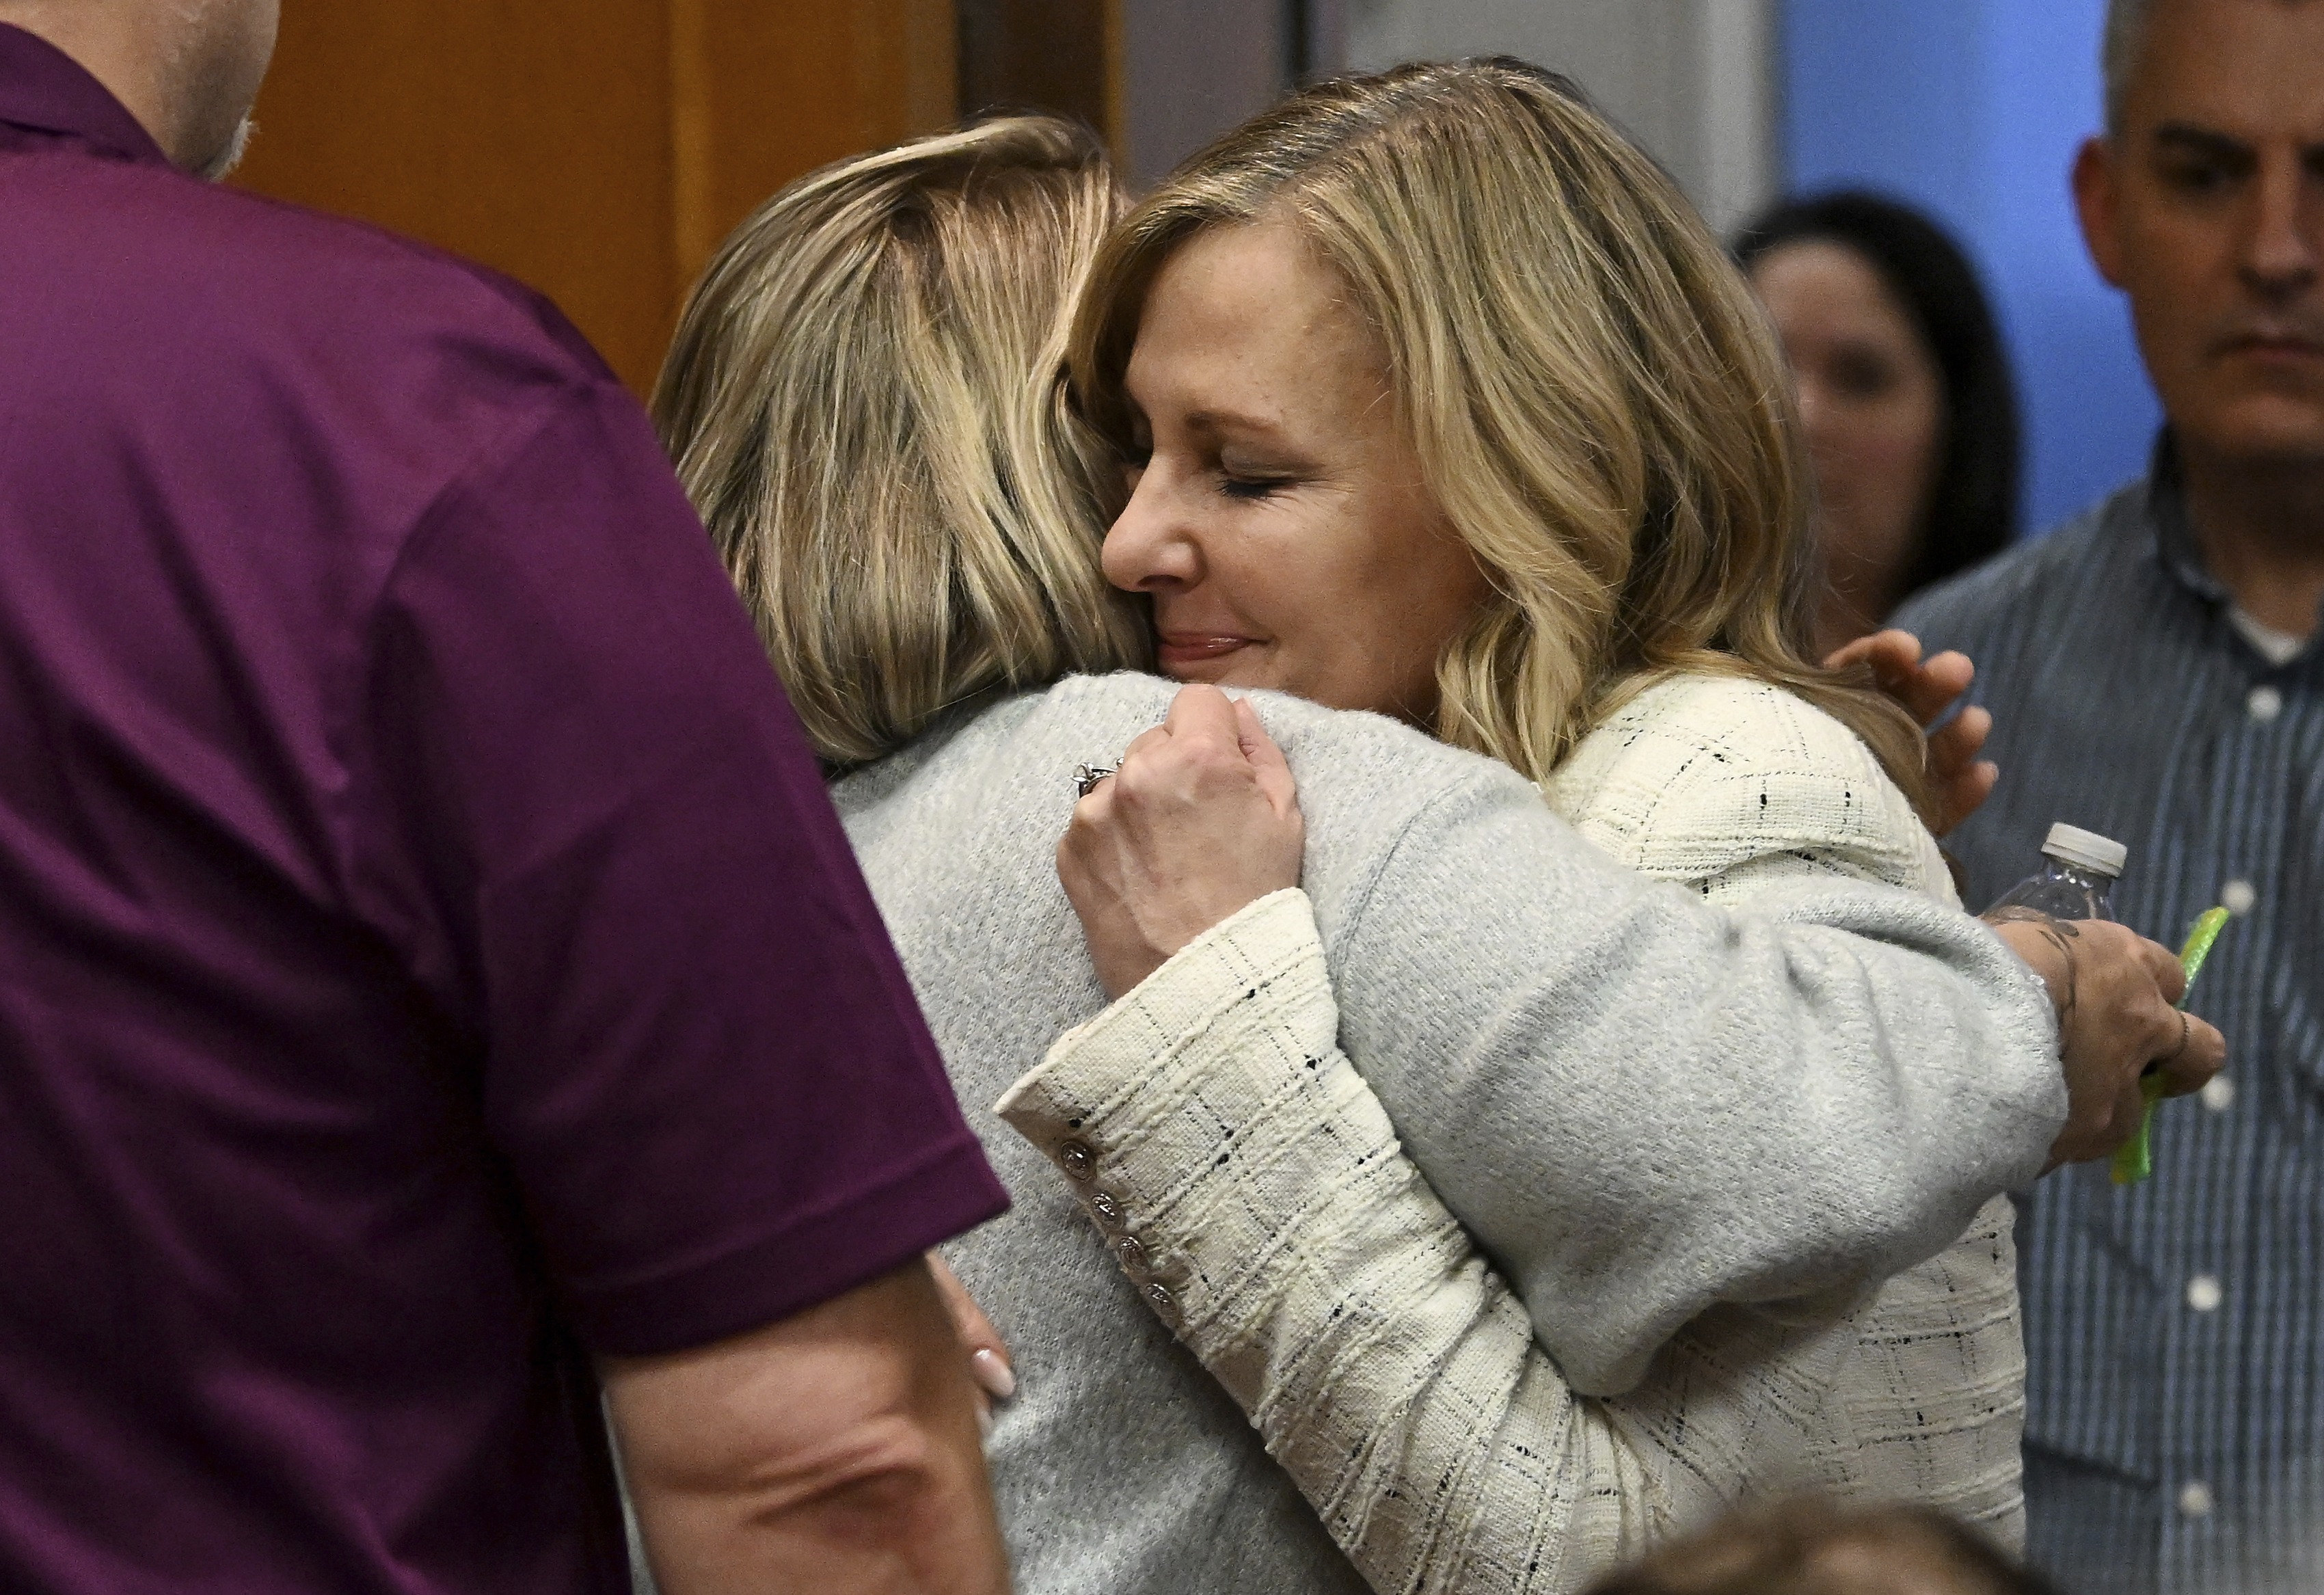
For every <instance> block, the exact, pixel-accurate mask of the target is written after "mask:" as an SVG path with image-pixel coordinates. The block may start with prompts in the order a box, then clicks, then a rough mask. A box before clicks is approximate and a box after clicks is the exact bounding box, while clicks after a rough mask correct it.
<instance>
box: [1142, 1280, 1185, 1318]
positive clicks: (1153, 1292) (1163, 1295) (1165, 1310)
mask: <svg viewBox="0 0 2324 1595" xmlns="http://www.w3.org/2000/svg"><path fill="white" fill-rule="evenodd" d="M1138 1294H1139V1295H1142V1296H1144V1297H1145V1298H1146V1305H1148V1306H1149V1307H1151V1308H1153V1309H1154V1310H1155V1312H1157V1313H1158V1314H1161V1315H1162V1320H1163V1322H1164V1323H1177V1322H1178V1298H1177V1297H1176V1296H1174V1295H1171V1294H1170V1293H1169V1292H1168V1291H1167V1290H1165V1289H1164V1288H1163V1287H1162V1286H1158V1285H1149V1286H1147V1287H1146V1288H1145V1289H1144V1290H1141V1291H1139V1293H1138Z"/></svg>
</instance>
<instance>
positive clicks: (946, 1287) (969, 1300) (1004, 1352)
mask: <svg viewBox="0 0 2324 1595" xmlns="http://www.w3.org/2000/svg"><path fill="white" fill-rule="evenodd" d="M927 1263H928V1273H929V1274H930V1275H931V1276H932V1277H934V1278H935V1279H936V1295H937V1296H938V1297H939V1298H940V1299H941V1300H942V1301H943V1303H944V1306H945V1316H946V1317H948V1318H950V1319H951V1320H952V1327H953V1332H954V1333H955V1334H957V1335H959V1336H960V1345H961V1350H963V1351H966V1352H967V1353H968V1377H969V1378H971V1379H973V1380H974V1381H975V1384H976V1418H977V1424H978V1426H979V1427H981V1428H983V1429H985V1430H988V1431H989V1430H990V1429H991V1426H992V1404H993V1403H994V1402H996V1401H1006V1400H1008V1399H1009V1398H1010V1397H1011V1396H1014V1395H1015V1394H1017V1372H1016V1369H1014V1368H1012V1367H1011V1366H1010V1360H1009V1347H1008V1345H1007V1344H1006V1343H1005V1342H1004V1341H1002V1340H1001V1332H1000V1331H999V1330H997V1329H995V1328H993V1327H992V1320H991V1319H990V1318H987V1317H986V1316H985V1315H984V1309H983V1308H982V1307H980V1306H978V1305H976V1298H975V1297H974V1296H973V1295H969V1294H968V1286H965V1285H963V1284H962V1283H961V1282H960V1276H959V1275H957V1274H955V1273H954V1272H953V1271H952V1265H951V1264H950V1263H947V1262H945V1260H944V1258H942V1257H940V1256H938V1255H937V1254H936V1253H935V1252H929V1253H927Z"/></svg>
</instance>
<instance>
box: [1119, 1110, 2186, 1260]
mask: <svg viewBox="0 0 2324 1595" xmlns="http://www.w3.org/2000/svg"><path fill="white" fill-rule="evenodd" d="M2212 1078H2213V1079H2214V1080H2216V1079H2218V1075H2216V1074H2214V1075H2213V1076H2212ZM1089 1204H1090V1211H1091V1212H1093V1213H1095V1214H1097V1219H1098V1222H1100V1223H1102V1224H1103V1225H1104V1226H1105V1227H1106V1228H1107V1229H1109V1230H1119V1229H1120V1228H1121V1203H1119V1202H1116V1201H1115V1200H1114V1199H1113V1193H1112V1192H1111V1191H1092V1192H1091V1193H1090V1196H1089Z"/></svg>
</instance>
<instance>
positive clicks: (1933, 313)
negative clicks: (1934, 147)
mask: <svg viewBox="0 0 2324 1595" xmlns="http://www.w3.org/2000/svg"><path fill="white" fill-rule="evenodd" d="M1808 243H1830V244H1840V246H1842V247H1843V248H1846V249H1849V250H1851V251H1853V252H1854V253H1855V254H1857V255H1858V256H1859V257H1861V258H1862V259H1863V261H1864V262H1865V263H1866V264H1867V265H1869V266H1870V267H1871V268H1872V270H1873V271H1874V272H1876V273H1877V275H1878V277H1879V279H1880V281H1881V282H1882V283H1883V284H1885V285H1886V288H1887V290H1888V291H1889V293H1890V294H1891V295H1893V296H1894V297H1895V301H1896V304H1897V307H1898V308H1899V309H1902V310H1903V311H1904V317H1905V319H1906V320H1907V321H1909V322H1910V323H1911V324H1912V327H1913V330H1914V332H1916V333H1917V334H1919V336H1920V339H1921V342H1922V344H1923V346H1925V347H1926V348H1927V349H1928V351H1929V355H1930V356H1931V358H1932V359H1933V360H1934V361H1935V362H1936V366H1937V370H1938V371H1939V373H1941V375H1942V376H1943V378H1944V388H1945V405H1944V410H1945V435H1944V438H1943V442H1942V452H1941V456H1940V458H1939V463H1938V466H1937V470H1936V473H1935V479H1934V480H1933V482H1932V484H1931V485H1930V489H1929V497H1928V502H1927V503H1926V505H1925V506H1924V507H1923V510H1922V513H1921V520H1920V529H1919V530H1920V535H1921V542H1920V548H1919V549H1918V550H1917V552H1916V554H1915V555H1914V560H1913V563H1912V565H1911V567H1909V568H1908V570H1907V571H1906V572H1905V576H1904V583H1903V585H1902V588H1901V592H1911V591H1914V589H1917V588H1920V587H1924V586H1927V585H1929V584H1930V583H1932V582H1936V581H1941V580H1943V579H1944V578H1945V577H1946V576H1951V575H1953V574H1954V573H1955V572H1957V571H1960V570H1966V569H1967V568H1968V567H1970V566H1972V565H1975V564H1976V563H1978V561H1979V560H1981V559H1985V558H1989V557H1991V556H1992V555H1995V554H1997V553H1999V552H2001V550H2002V549H2006V548H2007V547H2008V546H2009V543H2010V540H2011V539H2013V538H2014V537H2015V536H2016V533H2017V487H2018V470H2019V454H2020V440H2019V433H2018V420H2017V393H2016V385H2015V383H2013V382H2012V381H2011V379H2010V374H2009V357H2008V355H2007V353H2006V351H2005V350H2004V348H2003V346H2002V342H2001V334H2000V331H1999V330H1998V328H1997V327H1996V326H1995V325H1994V319H1993V309H1992V307H1991V305H1990V304H1988V303H1987V300H1986V297H1985V290H1984V289H1983V288H1982V287H1981V286H1979V284H1978V277H1977V268H1976V267H1975V266H1973V265H1971V264H1970V263H1969V257H1968V256H1967V255H1966V254H1962V253H1961V249H1960V245H1959V244H1956V243H1954V242H1953V240H1952V239H1951V238H1950V237H1949V236H1948V235H1946V233H1945V231H1944V229H1943V228H1941V227H1940V226H1937V225H1936V224H1935V223H1934V222H1932V221H1931V220H1929V218H1928V217H1924V216H1923V215H1922V214H1921V213H1920V212H1918V211H1916V210H1914V209H1912V208H1910V207H1907V206H1904V205H1899V204H1897V203H1896V202H1895V200H1892V199H1884V198H1880V197H1879V196H1878V195H1877V194H1866V193H1858V192H1853V191H1847V192H1840V193H1832V194H1822V195H1817V196H1814V197H1812V198H1803V199H1794V200H1789V201H1786V202H1785V203H1784V204H1781V205H1778V206H1776V207H1775V208H1774V209H1772V210H1770V211H1768V212H1767V213H1766V215H1764V216H1761V217H1758V218H1757V220H1755V221H1753V222H1751V223H1750V224H1749V225H1748V226H1746V227H1745V228H1744V229H1743V230H1742V232H1741V233H1739V234H1738V235H1737V236H1736V241H1735V254H1736V258H1737V259H1738V260H1739V261H1740V262H1742V263H1743V264H1744V266H1745V267H1747V268H1748V267H1749V266H1751V265H1752V264H1753V263H1756V262H1757V261H1758V260H1760V259H1762V258H1763V257H1765V256H1766V254H1768V253H1769V252H1770V251H1773V250H1775V249H1778V248H1781V247H1782V246H1783V245H1784V244H1808ZM1900 595H1901V594H1900Z"/></svg>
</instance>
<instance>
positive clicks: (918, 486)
mask: <svg viewBox="0 0 2324 1595" xmlns="http://www.w3.org/2000/svg"><path fill="white" fill-rule="evenodd" d="M1119 213H1120V196H1119V191H1118V189H1116V187H1115V185H1114V181H1113V175H1112V171H1111V167H1110V166H1109V164H1108V163H1107V161H1106V156H1105V152H1104V150H1103V148H1102V146H1101V145H1100V144H1099V143H1097V142H1096V140H1095V139H1094V138H1093V136H1092V135H1091V134H1088V133H1087V132H1085V131H1084V130H1083V129H1081V128H1079V127H1076V126H1074V125H1073V124H1069V123H1065V122H1061V121H1057V120H1055V119H1053V118H1050V117H1045V116H1012V117H1007V118H1003V119H1000V120H996V121H991V122H986V123H982V124H978V125H976V126H973V127H969V128H966V129H964V130H962V131H959V132H955V133H949V134H940V135H938V136H936V137H932V138H924V139H918V140H916V141H914V142H912V143H906V144H902V145H899V146H898V147H896V148H894V149H891V150H886V151H882V152H879V153H876V154H871V155H865V156H862V157H859V158H856V159H854V160H851V161H841V162H839V163H838V164H836V165H834V166H829V167H826V168H825V169H824V170H822V171H817V172H814V173H812V174H810V175H809V176H807V177H805V178H802V179H800V180H798V182H796V183H793V184H792V185H790V186H789V187H788V188H787V189H783V190H782V191H781V192H779V193H778V194H777V195H775V196H774V198H771V199H770V200H768V201H767V202H766V203H765V204H764V205H763V206H761V207H760V208H759V210H758V211H757V213H756V214H754V215H753V216H752V217H750V219H749V220H747V221H745V222H744V223H743V224H742V226H741V227H739V228H738V229H736V231H735V232H734V234H733V236H731V237H730V238H728V239H727V240H726V242H725V244H724V245H722V246H721V248H720V249H719V252H718V254H717V256H716V257H715V259H714V260H713V261H712V262H711V263H710V266H709V268H708V270H707V271H706V272H705V274H704V276H703V279H702V281H701V282H700V284H699V285H698V286H697V287H696V289H695V290H694V293H693V295H692V297H691V298H690V299H689V300H687V306H686V309H685V312H684V314H683V316H682V318H680V320H679V323H678V336H677V337H676V339H675V341H674V342H673V343H672V345H671V347H670V352H669V359H668V361H667V362H666V363H665V364H664V365H663V368H662V373H661V380H660V382H659V384H658V385H657V386H656V388H655V391H654V398H653V412H654V419H655V424H656V426H657V427H658V428H659V430H660V433H661V438H662V444H663V447H666V448H667V449H669V455H670V458H671V459H672V460H673V461H675V462H676V463H677V466H678V476H679V478H680V480H681V481H683V482H684V484H685V485H686V490H687V494H688V495H689V496H690V497H691V498H692V499H693V501H694V504H695V507H696V510H698V511H699V512H700V513H701V515H702V519H703V521H704V522H705V524H706V525H707V526H708V527H709V529H710V535H711V538H712V540H713V541H714V542H715V544H716V545H717V548H718V550H719V553H720V555H721V557H722V558H724V560H725V562H726V567H727V569H728V571H729V573H730V574H731V575H732V576H733V578H734V585H735V586H736V588H737V589H738V590H739V591H740V592H741V594H742V601H743V603H744V604H745V605H746V606H747V607H748V608H749V610H750V611H751V613H752V618H753V619H754V620H755V621H756V622H757V624H758V628H759V633H760V636H761V639H762V640H763V641H765V643H766V646H767V651H768V653H769V654H770V656H771V657H772V658H773V659H774V663H775V668H776V669H777V670H778V671H779V673H780V674H781V676H782V678H783V683H784V685H785V687H787V688H788V690H789V693H790V696H791V701H792V703H793V704H794V705H796V706H797V708H798V715H799V718H800V720H801V722H802V723H803V724H805V725H806V727H807V736H808V738H809V740H810V741H811V742H813V743H814V745H815V748H816V752H817V753H818V754H819V755H821V757H822V758H823V759H824V760H825V761H826V762H827V763H831V764H836V765H844V764H849V763H854V762H858V761H863V760H867V759H873V758H877V757H879V756H880V755H881V754H884V753H888V752H891V751H894V750H895V749H897V748H899V747H900V746H902V745H903V744H904V743H905V742H908V741H910V740H911V739H912V738H913V737H914V736H916V735H918V733H920V732H921V731H923V730H925V729H926V728H927V726H928V725H929V724H930V723H931V722H933V721H934V720H936V717H937V716H939V715H943V714H944V713H945V711H947V710H949V709H951V708H953V707H954V706H955V705H962V704H965V703H969V702H973V701H974V700H976V699H978V698H979V697H980V696H982V695H984V694H986V693H989V692H993V691H998V690H1005V689H1009V688H1013V687H1029V686H1037V685H1039V684H1041V683H1044V682H1047V681H1049V680H1051V679H1053V678H1056V677H1057V676H1059V675H1062V674H1065V672H1067V671H1070V670H1108V669H1117V668H1125V667H1134V666H1138V665H1140V664H1142V663H1144V662H1145V660H1146V659H1147V657H1148V647H1149V644H1148V640H1147V630H1146V622H1145V619H1144V613H1143V610H1142V609H1141V608H1140V607H1139V605H1137V604H1135V603H1133V602H1132V601H1130V599H1129V597H1128V595H1124V594H1121V593H1118V592H1116V591H1114V590H1113V589H1112V588H1111V587H1110V586H1109V585H1107V583H1106V581H1105V579H1104V577H1103V576H1102V574H1101V573H1100V571H1099V569H1098V552H1099V544H1100V539H1101V536H1102V528H1103V526H1104V524H1105V520H1106V517H1105V514H1104V512H1103V506H1102V505H1100V504H1099V503H1098V502H1096V499H1095V495H1097V494H1098V493H1101V492H1108V491H1111V486H1110V484H1111V482H1112V480H1113V479H1114V478H1115V477H1118V475H1120V467H1119V466H1118V465H1117V464H1116V463H1115V461H1114V460H1113V458H1112V456H1111V455H1110V454H1108V453H1106V452H1105V451H1104V450H1103V447H1102V445H1100V444H1098V443H1097V442H1096V441H1095V440H1093V438H1091V436H1090V433H1089V431H1088V429H1087V428H1085V427H1083V426H1080V425H1078V424H1077V423H1075V422H1074V420H1073V419H1072V418H1070V417H1069V416H1066V415H1065V413H1064V407H1065V397H1064V382H1063V365H1064V351H1065V337H1066V332H1067V329H1068V325H1069V321H1068V318H1069V315H1070V308H1071V304H1072V300H1073V296H1074V290H1076V289H1077V288H1078V287H1079V285H1080V283H1081V281H1082V279H1083V278H1084V275H1085V274H1086V273H1087V272H1088V269H1089V267H1090V264H1091V263H1092V262H1093V260H1094V259H1095V258H1096V255H1097V252H1098V248H1099V245H1100V244H1101V242H1102V240H1103V239H1104V237H1105V235H1106V233H1107V231H1108V229H1109V228H1110V227H1111V226H1112V224H1113V221H1114V219H1115V217H1117V216H1118V215H1119Z"/></svg>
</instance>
